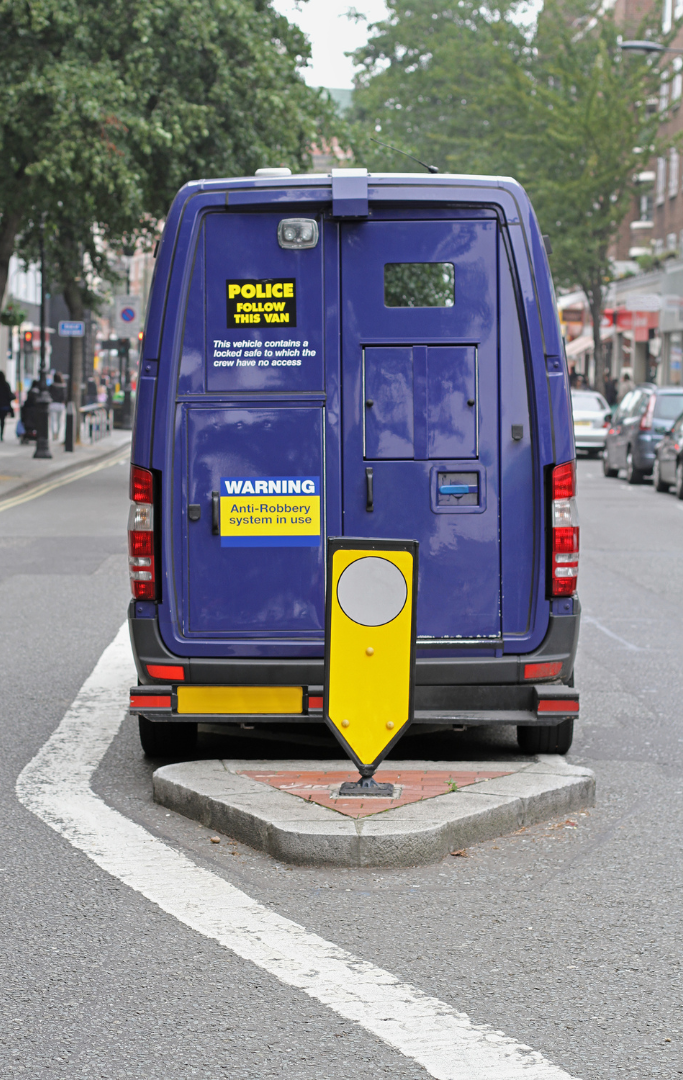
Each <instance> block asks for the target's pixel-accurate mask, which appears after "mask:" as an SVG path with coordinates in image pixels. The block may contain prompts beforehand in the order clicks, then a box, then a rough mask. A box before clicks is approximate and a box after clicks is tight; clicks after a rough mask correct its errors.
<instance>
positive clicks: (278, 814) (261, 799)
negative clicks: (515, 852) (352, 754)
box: [153, 754, 595, 867]
mask: <svg viewBox="0 0 683 1080" xmlns="http://www.w3.org/2000/svg"><path fill="white" fill-rule="evenodd" d="M357 775H358V774H357V772H356V770H355V769H354V768H353V766H351V765H350V762H348V761H277V762H273V761H253V760H252V761H234V760H232V761H225V760H212V761H188V762H182V763H180V764H177V765H164V766H163V767H162V768H160V769H157V770H156V772H155V773H154V776H153V788H154V798H155V800H156V801H157V802H158V803H161V805H162V806H166V807H168V809H170V810H175V811H176V812H177V813H179V814H183V815H184V816H185V817H189V818H193V819H195V820H196V821H199V822H201V823H202V824H203V825H206V826H207V827H209V828H211V829H215V830H216V831H217V832H222V833H224V834H225V835H226V836H230V837H233V838H234V839H236V840H239V841H241V842H242V843H245V844H248V845H249V846H250V847H253V848H256V849H258V850H260V851H265V852H267V853H268V854H269V855H272V856H273V857H274V858H276V859H280V860H282V861H283V862H289V863H297V864H300V865H309V866H348V867H351V866H376V867H381V866H386V867H389V866H417V865H419V864H425V863H433V862H438V860H439V859H441V858H443V857H444V855H447V854H448V853H449V852H450V851H453V850H456V849H460V848H463V847H467V846H468V845H469V844H473V843H476V842H478V841H483V840H491V839H493V838H495V837H497V836H502V835H504V834H505V833H511V832H514V831H515V829H519V828H521V827H522V826H523V825H531V824H533V823H535V822H538V821H543V820H546V819H548V818H551V817H554V816H556V815H561V814H565V813H569V812H571V811H574V810H578V809H579V808H580V807H584V806H592V805H593V804H594V802H595V776H594V774H593V773H592V772H591V771H590V770H589V769H583V768H580V767H579V766H576V765H569V764H568V763H567V762H566V761H565V759H564V758H563V757H559V756H557V755H551V754H547V755H545V754H541V755H538V757H536V758H533V759H526V760H521V761H520V760H519V759H516V760H513V761H476V762H463V761H458V762H448V761H446V762H443V761H442V762H438V761H437V762H432V761H401V762H398V761H385V762H383V763H382V764H381V765H380V766H379V769H378V770H377V773H376V776H377V780H378V781H380V782H387V781H391V782H392V783H394V784H395V785H396V787H395V796H396V797H395V798H394V799H387V798H378V797H376V796H375V797H371V798H359V797H355V798H348V799H347V798H340V797H339V785H340V783H341V782H342V781H343V780H352V779H355V778H356V777H357Z"/></svg>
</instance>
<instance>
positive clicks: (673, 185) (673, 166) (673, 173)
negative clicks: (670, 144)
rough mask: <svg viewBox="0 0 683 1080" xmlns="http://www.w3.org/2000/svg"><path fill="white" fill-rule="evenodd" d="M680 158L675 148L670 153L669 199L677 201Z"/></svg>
mask: <svg viewBox="0 0 683 1080" xmlns="http://www.w3.org/2000/svg"><path fill="white" fill-rule="evenodd" d="M679 161H680V158H679V156H678V151H677V150H674V149H673V148H672V149H671V150H670V151H669V198H670V199H675V198H676V196H677V195H678V163H679Z"/></svg>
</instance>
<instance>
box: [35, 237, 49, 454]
mask: <svg viewBox="0 0 683 1080" xmlns="http://www.w3.org/2000/svg"><path fill="white" fill-rule="evenodd" d="M39 387H40V393H39V394H38V401H37V402H36V408H37V410H38V418H37V424H36V428H37V438H36V452H35V454H34V455H33V456H34V458H51V457H52V454H51V453H50V405H51V403H52V398H51V397H50V392H49V390H48V388H47V368H46V366H45V218H44V217H43V220H42V221H41V223H40V372H39Z"/></svg>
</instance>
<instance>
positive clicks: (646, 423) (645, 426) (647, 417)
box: [640, 394, 657, 431]
mask: <svg viewBox="0 0 683 1080" xmlns="http://www.w3.org/2000/svg"><path fill="white" fill-rule="evenodd" d="M656 402H657V397H656V395H655V394H650V400H649V401H648V403H647V408H646V410H645V412H644V413H643V415H642V416H641V418H640V430H641V431H650V430H651V429H652V417H653V416H654V411H655V404H656Z"/></svg>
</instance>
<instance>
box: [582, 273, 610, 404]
mask: <svg viewBox="0 0 683 1080" xmlns="http://www.w3.org/2000/svg"><path fill="white" fill-rule="evenodd" d="M584 291H585V293H586V295H587V297H588V303H589V306H590V311H591V317H592V319H593V356H594V357H595V387H594V389H595V390H597V391H598V393H600V394H604V393H605V351H604V349H603V347H602V341H601V339H600V329H601V327H600V323H601V321H602V299H603V296H602V284H601V283H596V284H594V285H593V286H592V287H591V288H588V289H585V290H584Z"/></svg>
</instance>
